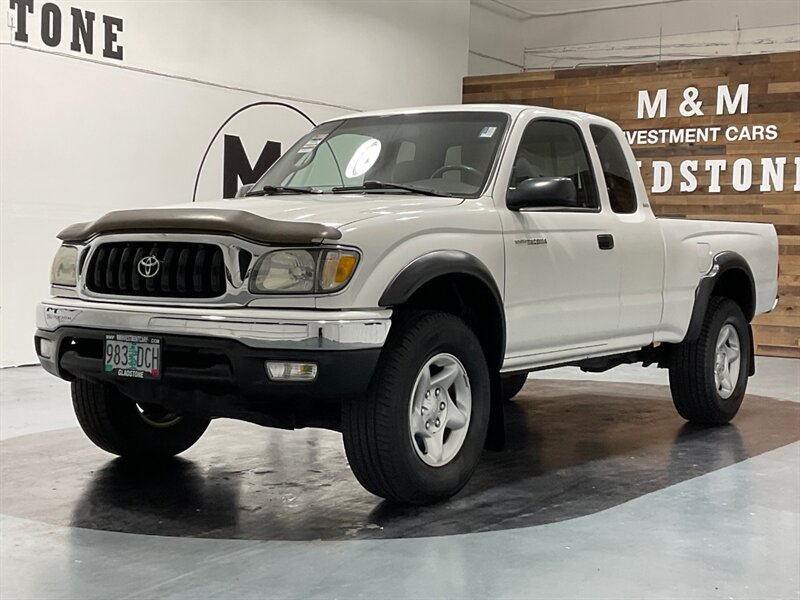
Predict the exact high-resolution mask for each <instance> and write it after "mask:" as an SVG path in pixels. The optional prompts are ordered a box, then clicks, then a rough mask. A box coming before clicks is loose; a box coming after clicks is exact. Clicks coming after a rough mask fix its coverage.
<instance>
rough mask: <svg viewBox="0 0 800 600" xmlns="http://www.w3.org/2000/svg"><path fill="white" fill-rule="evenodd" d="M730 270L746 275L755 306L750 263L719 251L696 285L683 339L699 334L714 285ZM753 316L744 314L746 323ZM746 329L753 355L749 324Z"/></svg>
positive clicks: (735, 254)
mask: <svg viewBox="0 0 800 600" xmlns="http://www.w3.org/2000/svg"><path fill="white" fill-rule="evenodd" d="M732 270H738V271H741V272H742V273H744V274H745V276H746V277H747V280H748V281H749V282H750V296H751V297H750V306H752V307H754V308H755V305H756V298H755V294H756V286H755V280H754V279H753V272H752V270H751V269H750V265H749V264H747V261H746V260H745V259H744V258H743V257H742V256H741V255H740V254H738V253H736V252H730V251H728V252H721V253H720V254H717V255H716V256H715V257H714V265H713V266H712V268H711V272H710V274H709V275H706V276H704V277H703V278H702V279H701V280H700V283H699V284H698V285H697V289H696V290H695V294H694V308H693V309H692V316H691V318H690V319H689V329H688V330H687V331H686V337H685V338H684V341H689V342H692V341H695V340H696V339H697V338H698V337H699V336H700V331H701V329H702V327H703V319H704V318H705V315H706V311H708V303H709V301H710V300H711V295H712V294H713V292H714V287H715V286H716V284H717V282H718V281H719V280H720V277H721V276H722V275H723V274H724V273H726V272H728V271H732ZM753 316H754V315H752V314H745V318H746V319H747V321H748V323H749V322H750V321H751V320H752V319H753ZM748 329H749V331H750V356H755V352H754V342H753V328H752V326H751V325H749V324H748ZM750 371H751V373H750V375H753V374H754V373H755V361H751V365H750Z"/></svg>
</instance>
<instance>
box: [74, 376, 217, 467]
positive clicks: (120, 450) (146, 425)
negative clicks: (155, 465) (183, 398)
mask: <svg viewBox="0 0 800 600" xmlns="http://www.w3.org/2000/svg"><path fill="white" fill-rule="evenodd" d="M72 405H73V407H74V409H75V415H76V416H77V417H78V423H80V426H81V429H83V432H84V433H85V434H86V436H87V437H88V438H89V439H90V440H92V442H94V444H95V446H97V447H98V448H101V449H103V450H105V451H106V452H110V453H111V454H116V455H117V456H122V457H125V458H136V459H146V460H153V459H158V458H167V457H170V456H174V455H176V454H180V453H181V452H183V451H184V450H187V449H188V448H190V447H191V446H192V445H193V444H194V443H195V442H196V441H197V440H199V439H200V436H202V435H203V432H204V431H205V430H206V428H207V427H208V424H209V420H208V419H205V418H201V417H192V416H187V415H177V414H175V413H171V412H169V411H168V410H166V409H164V408H162V407H160V406H156V405H154V404H147V403H141V402H135V401H134V400H131V399H130V398H128V397H127V396H124V395H123V394H122V393H121V392H119V391H118V390H117V389H116V388H115V387H114V386H111V385H107V384H101V383H93V382H90V381H86V380H85V379H77V380H75V381H73V382H72Z"/></svg>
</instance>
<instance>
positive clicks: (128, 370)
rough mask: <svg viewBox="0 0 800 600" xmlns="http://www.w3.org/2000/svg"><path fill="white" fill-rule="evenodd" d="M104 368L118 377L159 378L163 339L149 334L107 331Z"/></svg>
mask: <svg viewBox="0 0 800 600" xmlns="http://www.w3.org/2000/svg"><path fill="white" fill-rule="evenodd" d="M103 370H104V371H105V372H106V373H110V374H112V375H116V376H117V377H131V378H133V379H159V378H160V377H161V339H160V338H156V337H151V336H149V335H135V334H125V333H107V334H106V340H105V348H104V350H103Z"/></svg>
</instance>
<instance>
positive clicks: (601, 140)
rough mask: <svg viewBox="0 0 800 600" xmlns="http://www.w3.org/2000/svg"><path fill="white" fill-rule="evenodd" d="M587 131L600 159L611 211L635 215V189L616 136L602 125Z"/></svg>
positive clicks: (593, 126) (636, 203) (636, 206)
mask: <svg viewBox="0 0 800 600" xmlns="http://www.w3.org/2000/svg"><path fill="white" fill-rule="evenodd" d="M589 130H590V131H591V132H592V139H593V140H594V145H595V148H597V154H598V156H599V157H600V164H601V166H602V168H603V177H604V178H605V180H606V189H607V190H608V200H609V202H610V203H611V210H613V211H614V212H615V213H623V214H631V213H635V212H636V209H637V208H638V206H639V203H638V202H637V201H636V188H635V187H634V185H633V177H631V171H630V169H629V168H628V159H626V158H625V153H624V152H623V151H622V146H621V145H620V143H619V140H618V139H617V136H616V135H614V132H613V131H611V130H610V129H609V128H608V127H603V126H602V125H592V126H590V127H589Z"/></svg>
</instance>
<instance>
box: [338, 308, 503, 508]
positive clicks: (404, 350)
mask: <svg viewBox="0 0 800 600" xmlns="http://www.w3.org/2000/svg"><path fill="white" fill-rule="evenodd" d="M489 389H490V388H489V372H488V368H487V366H486V360H485V358H484V355H483V351H482V349H481V346H480V343H479V341H478V339H477V337H476V336H475V334H474V333H473V332H472V330H471V329H470V328H469V327H467V325H466V324H465V323H464V322H463V321H462V320H461V319H459V318H458V317H456V316H454V315H451V314H447V313H439V312H428V311H415V312H412V313H408V314H406V315H405V316H404V317H402V318H400V319H398V321H397V322H396V323H394V324H393V327H392V333H391V334H390V337H389V340H388V341H387V344H386V346H385V347H384V349H383V351H382V353H381V359H380V362H379V364H378V368H377V370H376V372H375V375H374V377H373V381H372V384H371V385H370V391H369V393H368V395H367V397H366V398H359V399H354V400H351V401H348V402H345V403H344V405H343V407H342V433H343V436H344V445H345V451H346V452H347V458H348V460H349V461H350V466H351V468H352V469H353V473H354V474H355V476H356V478H357V479H358V480H359V482H360V483H361V484H362V485H363V486H364V487H365V488H366V489H367V490H369V491H370V492H372V493H373V494H375V495H377V496H381V497H383V498H387V499H389V500H393V501H396V502H401V503H405V504H429V503H432V502H436V501H439V500H443V499H445V498H449V497H450V496H452V495H453V494H455V493H456V492H458V491H459V490H460V489H461V488H462V487H463V486H464V485H465V484H466V483H467V481H468V480H469V478H470V477H471V475H472V473H473V471H474V470H475V467H476V466H477V464H478V460H479V459H480V456H481V452H482V450H483V444H484V440H485V438H486V431H487V427H488V423H489Z"/></svg>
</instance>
